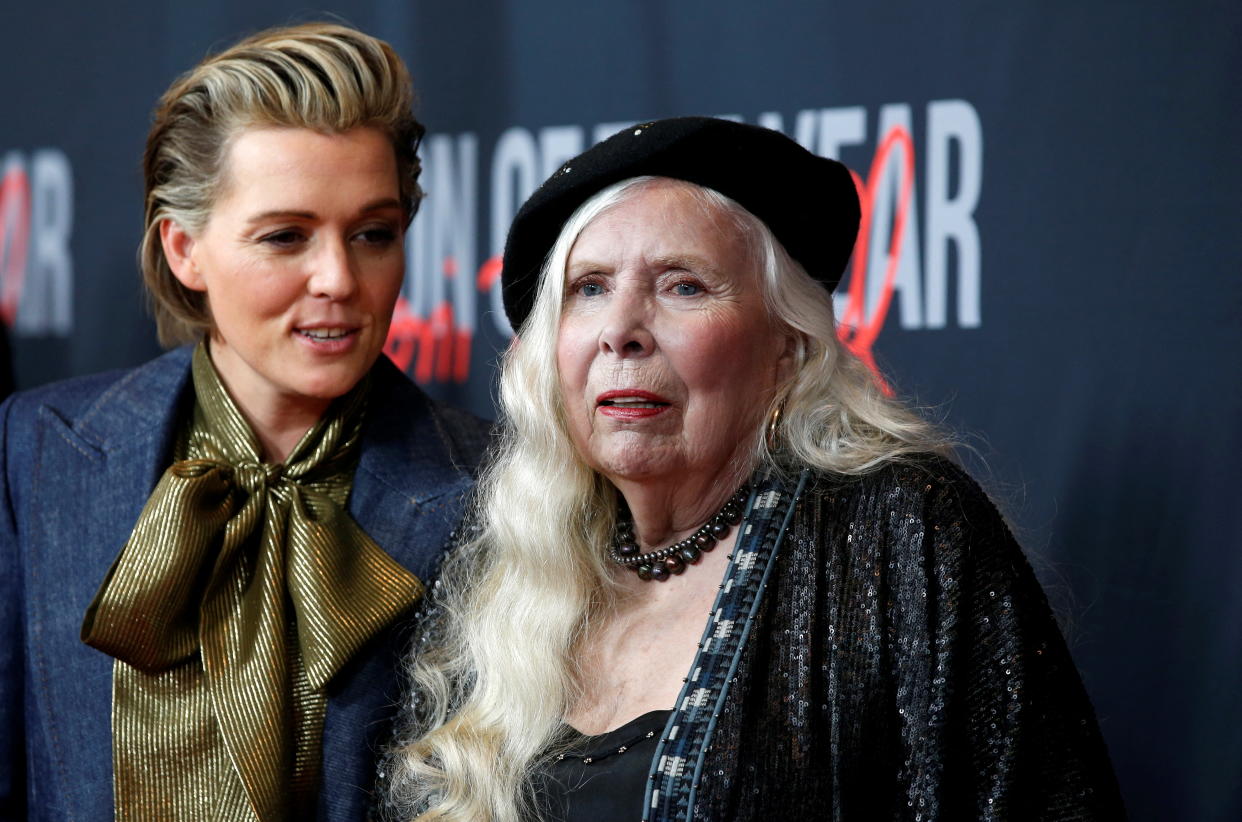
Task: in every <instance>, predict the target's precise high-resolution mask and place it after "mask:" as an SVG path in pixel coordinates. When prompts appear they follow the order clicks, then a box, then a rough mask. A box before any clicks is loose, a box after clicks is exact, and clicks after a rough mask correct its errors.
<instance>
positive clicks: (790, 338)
mask: <svg viewBox="0 0 1242 822" xmlns="http://www.w3.org/2000/svg"><path fill="white" fill-rule="evenodd" d="M796 334H797V332H796V331H792V330H791V331H789V332H787V333H785V334H783V335H781V336H782V337H783V339H784V348H783V349H782V350H781V353H780V356H779V357H777V359H776V376H777V382H778V383H784V382H785V381H786V380H788V379H789V378H790V377H792V376H793V373H794V369H795V368H796V367H797V363H798V346H799V339H798V337H797V336H795V335H796Z"/></svg>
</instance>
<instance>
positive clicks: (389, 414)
mask: <svg viewBox="0 0 1242 822" xmlns="http://www.w3.org/2000/svg"><path fill="white" fill-rule="evenodd" d="M371 380H372V383H371V400H370V406H371V407H370V411H369V412H368V424H367V427H368V431H367V438H366V443H368V444H369V445H370V446H371V447H372V448H374V447H377V446H382V447H383V448H384V450H385V451H391V452H392V453H393V454H394V455H397V457H398V458H399V459H400V460H402V461H404V462H406V463H407V467H408V466H416V465H419V464H423V463H425V464H427V465H451V466H454V467H455V468H457V469H459V470H461V471H463V472H465V473H466V474H469V475H473V474H474V473H475V472H476V471H477V469H478V466H479V463H480V462H481V461H482V459H483V456H484V454H485V453H486V451H487V448H488V446H489V445H490V443H491V434H492V424H491V423H490V422H488V421H486V420H483V419H480V418H479V417H476V416H475V415H474V414H471V413H470V412H468V411H463V410H461V409H459V408H454V407H452V406H449V405H446V404H444V403H441V402H438V401H436V400H434V399H432V398H431V397H429V396H428V395H427V394H426V393H425V392H424V391H423V390H422V389H421V388H419V387H418V386H417V385H415V384H414V382H413V381H412V380H411V379H410V378H409V377H408V376H406V374H405V373H404V372H402V371H401V370H400V369H399V368H397V367H396V366H395V365H393V363H392V361H390V360H389V359H388V358H387V357H383V356H381V357H380V359H379V360H378V361H377V362H376V364H375V367H374V369H373V370H372V372H371Z"/></svg>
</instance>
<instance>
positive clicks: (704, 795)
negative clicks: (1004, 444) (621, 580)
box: [645, 459, 1124, 822]
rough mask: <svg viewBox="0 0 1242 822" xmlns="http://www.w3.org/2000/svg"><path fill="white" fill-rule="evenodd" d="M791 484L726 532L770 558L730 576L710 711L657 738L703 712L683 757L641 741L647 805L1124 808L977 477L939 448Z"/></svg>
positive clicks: (825, 809) (664, 814) (674, 808)
mask: <svg viewBox="0 0 1242 822" xmlns="http://www.w3.org/2000/svg"><path fill="white" fill-rule="evenodd" d="M801 485H802V488H801V490H800V492H799V491H798V489H797V488H796V486H795V485H794V484H793V483H786V484H785V486H784V487H783V488H781V489H780V490H778V491H774V492H773V493H774V496H775V497H777V498H778V499H777V500H776V501H775V502H774V503H773V504H774V505H776V506H781V505H785V504H790V505H791V507H790V509H789V511H788V515H787V516H785V515H783V514H781V513H780V512H779V510H778V511H776V512H774V513H773V514H772V515H770V516H768V518H767V520H768V522H769V526H768V527H767V528H766V529H763V530H764V531H766V533H758V534H756V533H749V534H745V535H744V536H743V538H742V539H743V542H747V541H749V543H750V545H748V546H745V547H752V548H755V549H756V553H755V556H754V559H753V560H752V564H753V565H754V566H756V567H761V566H764V565H765V564H767V563H768V560H769V558H770V559H771V562H770V569H769V570H768V571H767V572H766V574H764V575H762V576H756V575H754V574H753V573H752V574H751V575H750V576H751V579H749V580H747V581H745V582H744V587H751V588H753V589H754V590H755V592H756V594H755V595H756V600H757V601H756V602H755V606H754V609H753V619H752V620H751V623H750V624H749V625H748V626H744V627H746V633H747V636H746V638H745V641H741V642H738V643H737V647H736V648H735V649H734V653H733V654H732V655H731V657H730V665H729V666H728V667H727V668H725V667H722V666H717V675H716V676H715V677H713V679H712V683H711V684H712V685H713V686H716V687H717V689H718V694H716V695H717V696H718V697H719V702H718V707H717V709H716V710H714V711H711V712H710V713H706V714H704V715H701V716H699V717H698V719H697V721H696V722H693V723H691V727H686V728H681V729H679V732H678V734H676V735H677V736H683V737H684V736H687V735H694V734H695V733H696V731H697V729H698V728H697V727H696V726H701V727H702V728H704V729H706V728H707V727H708V726H710V732H709V733H705V734H704V735H703V736H702V738H700V739H699V740H698V742H697V745H696V747H695V751H694V753H699V752H702V761H701V763H698V764H697V765H695V767H693V768H689V767H685V764H689V763H685V764H683V765H682V767H681V768H680V769H679V768H678V766H677V763H675V762H673V761H671V759H670V758H669V756H668V751H664V752H660V753H657V756H656V758H655V761H654V762H653V763H652V772H653V776H654V780H655V781H656V782H657V784H661V785H662V786H663V787H664V788H665V789H666V790H667V791H669V792H670V793H671V794H672V796H668V797H664V801H660V798H659V797H657V798H656V801H655V802H654V803H653V804H654V807H651V806H649V807H648V808H647V809H645V812H646V813H645V815H646V818H647V819H650V820H661V822H662V821H663V820H673V819H677V820H682V819H695V820H751V819H754V820H759V819H782V818H783V819H810V818H813V819H822V820H833V822H852V820H872V819H876V820H915V821H916V822H924V821H925V820H946V822H950V821H951V822H956V820H998V821H999V820H1011V821H1012V820H1087V819H1092V820H1095V819H1119V818H1123V817H1124V812H1123V810H1122V805H1121V798H1120V794H1119V792H1118V789H1117V784H1116V780H1115V778H1114V776H1113V773H1112V768H1111V766H1110V763H1109V760H1108V755H1107V752H1106V750H1105V747H1104V743H1103V740H1102V738H1101V736H1100V733H1099V729H1098V726H1097V723H1096V719H1095V715H1094V713H1093V711H1092V709H1091V705H1090V702H1089V701H1088V698H1087V695H1086V693H1085V691H1084V689H1083V686H1082V683H1081V680H1080V679H1079V676H1078V672H1077V670H1076V669H1075V667H1074V665H1073V662H1072V660H1071V659H1070V656H1069V653H1068V651H1067V650H1066V646H1065V643H1064V641H1063V640H1062V638H1061V634H1060V632H1059V630H1058V628H1057V625H1056V622H1055V620H1054V619H1053V616H1052V613H1051V611H1050V609H1049V607H1048V602H1047V599H1046V598H1045V596H1044V593H1043V590H1042V589H1041V588H1040V586H1039V583H1038V582H1037V581H1036V579H1035V576H1034V574H1033V573H1032V571H1031V567H1030V565H1029V564H1028V563H1027V560H1026V558H1025V557H1024V556H1023V554H1022V551H1021V549H1020V548H1019V547H1018V545H1017V543H1016V542H1015V541H1014V538H1013V536H1012V534H1011V533H1010V531H1009V529H1008V528H1007V527H1006V525H1005V523H1004V521H1003V520H1002V518H1001V517H1000V515H999V514H998V513H997V511H996V508H995V507H994V506H993V505H992V503H991V501H990V500H989V499H988V498H987V496H986V495H985V494H984V493H983V491H982V490H981V489H980V488H979V487H978V485H976V484H975V483H974V481H973V480H971V479H970V478H969V477H968V476H966V474H965V473H963V472H962V471H961V470H960V469H958V468H956V467H955V466H953V465H951V464H949V463H947V462H945V461H943V460H938V459H928V460H925V461H922V462H920V463H916V464H907V465H897V466H889V467H887V468H885V469H883V470H881V471H878V472H876V473H873V474H870V475H868V476H865V477H861V478H843V477H839V476H827V475H823V474H811V473H809V472H807V473H804V474H803V476H802V478H801ZM795 498H796V499H795ZM751 519H753V516H752V518H751ZM764 543H767V544H768V545H770V546H771V547H770V548H769V547H765V545H764ZM726 587H728V583H726ZM740 627H743V626H739V625H735V626H733V628H732V630H737V629H738V628H740ZM721 632H722V631H721V630H719V629H718V630H717V631H715V633H721ZM708 650H709V651H710V650H711V649H710V646H709V648H708ZM700 656H702V652H701V654H700ZM695 664H696V666H698V665H701V664H702V660H696V663H695ZM692 670H693V669H692ZM679 707H680V706H679ZM676 721H677V714H674V717H673V718H672V719H670V729H671V728H672V726H673V725H674V724H675V723H676ZM665 747H666V748H667V747H668V746H667V745H666V746H665ZM662 758H663V761H661V759H662ZM670 771H674V772H678V773H677V776H675V777H672V778H670V777H669V776H668V773H669V772H670ZM651 793H652V792H651V791H649V799H650V795H651Z"/></svg>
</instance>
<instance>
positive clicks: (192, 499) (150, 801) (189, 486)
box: [82, 346, 422, 820]
mask: <svg viewBox="0 0 1242 822" xmlns="http://www.w3.org/2000/svg"><path fill="white" fill-rule="evenodd" d="M194 380H195V390H196V392H197V395H198V396H197V399H198V402H197V405H196V407H195V411H194V421H193V424H192V426H191V428H190V436H189V440H188V443H187V445H186V448H185V451H186V453H187V455H188V456H189V458H188V459H183V460H179V461H177V462H175V463H174V464H173V465H172V466H171V467H170V468H169V469H168V470H167V471H166V472H165V474H164V476H163V477H162V478H161V480H160V482H159V484H158V485H157V486H156V489H155V491H154V492H153V493H152V494H151V497H150V498H149V499H148V501H147V504H146V507H145V508H144V509H143V512H142V514H141V516H140V517H139V519H138V524H137V525H136V526H135V527H134V531H133V533H132V535H131V536H130V538H129V541H128V543H127V544H126V545H125V547H124V549H122V551H121V554H120V556H119V557H118V559H117V560H116V562H115V563H114V565H113V566H112V569H111V570H110V571H109V573H108V576H107V578H106V579H105V581H104V583H103V585H102V587H101V588H100V590H99V593H97V594H96V596H95V600H94V602H93V603H92V604H91V606H90V608H89V609H88V610H87V613H86V619H85V622H84V623H83V626H82V639H83V641H84V642H86V643H87V644H89V645H91V646H93V647H95V648H98V649H99V650H101V651H103V652H104V653H107V654H109V655H111V656H113V657H115V658H116V659H117V660H119V661H121V662H123V663H125V665H118V666H116V670H115V673H114V676H115V681H114V728H117V729H118V730H117V731H115V732H114V733H117V734H119V733H120V731H119V729H120V728H123V727H124V728H139V729H147V730H145V731H142V732H140V733H137V734H136V735H137V736H139V737H144V738H138V739H121V738H119V736H118V737H117V738H116V739H115V740H114V757H115V758H116V760H117V762H116V765H117V769H116V775H117V778H116V790H117V806H118V818H122V817H123V816H124V815H125V814H123V813H122V812H123V811H124V810H126V808H128V809H129V810H132V811H134V814H133V815H134V816H135V817H142V816H144V814H143V813H142V812H140V808H142V807H144V806H152V807H161V808H163V809H164V813H167V809H168V808H169V799H170V798H169V797H168V796H167V794H169V793H171V794H173V795H174V797H173V798H172V801H173V803H174V804H175V803H176V801H177V798H176V796H175V795H176V794H178V793H184V792H185V791H186V788H185V787H184V785H185V782H186V780H185V779H183V778H180V777H178V778H169V779H167V780H165V782H166V783H167V784H163V785H161V784H160V779H159V778H158V775H156V778H155V779H154V780H152V775H151V774H148V773H142V772H141V771H142V770H143V769H142V768H141V767H126V765H127V763H126V759H127V757H128V756H129V754H128V753H127V752H128V751H134V750H137V751H138V753H137V754H136V755H135V756H134V762H137V761H140V760H141V759H142V758H143V757H144V756H145V757H150V756H152V755H156V756H158V754H159V751H158V750H150V748H151V747H152V746H155V747H157V748H158V746H159V745H160V744H161V741H160V739H159V738H152V737H161V736H164V735H166V734H155V733H154V732H153V731H152V730H151V729H159V728H161V727H162V726H165V725H168V724H169V723H174V727H175V723H176V721H177V719H178V716H186V715H185V714H183V713H182V702H183V701H184V699H185V698H186V697H187V696H188V694H182V693H179V692H178V691H179V688H178V687H173V686H171V685H170V683H171V682H172V681H173V680H170V679H167V677H169V676H172V675H173V674H174V673H177V672H180V673H177V677H176V679H177V681H178V682H180V681H183V678H184V676H185V671H184V668H185V666H191V670H197V665H198V663H197V661H196V660H198V659H201V678H202V683H203V684H204V685H205V690H206V692H207V694H209V697H210V705H209V709H210V711H211V713H212V714H214V717H215V720H216V722H217V724H218V727H219V733H220V737H221V739H222V741H223V745H224V747H225V749H226V750H227V754H228V756H227V761H228V762H231V763H232V766H233V769H235V771H236V773H237V776H238V777H239V778H240V784H241V787H242V788H243V789H244V794H242V793H240V792H238V791H236V790H235V789H234V790H231V791H226V793H232V794H235V801H230V800H228V799H227V798H221V797H214V798H210V799H207V800H204V799H203V798H202V797H199V798H196V799H194V800H193V801H194V802H198V803H199V804H198V805H195V807H202V806H203V803H204V802H206V804H207V805H210V806H211V807H213V808H216V809H219V808H220V807H222V806H236V808H237V812H231V813H225V814H224V815H223V817H221V818H248V817H250V816H251V814H253V816H255V817H257V818H258V819H261V820H269V819H285V818H289V815H290V814H291V813H292V812H293V809H294V808H296V807H298V806H301V805H303V804H304V803H305V802H306V801H308V800H309V798H313V791H314V787H315V782H316V781H317V777H318V764H319V751H320V735H321V731H322V724H323V714H324V707H325V699H324V697H323V694H322V690H323V688H324V686H325V685H326V684H327V683H328V681H329V680H330V679H331V678H332V676H333V674H335V673H336V672H337V671H338V670H340V668H341V667H342V666H343V665H344V664H345V663H346V662H347V661H348V660H349V658H350V657H351V656H352V655H353V653H354V652H355V651H356V650H357V649H358V648H359V646H361V645H362V644H363V643H364V642H366V640H367V639H368V638H370V637H371V636H372V635H373V634H374V633H376V632H377V631H378V630H380V629H381V628H382V627H384V626H385V625H386V624H387V623H389V622H390V621H391V620H392V619H393V618H394V617H395V616H397V614H399V613H400V612H402V611H403V610H405V609H406V608H408V607H409V606H410V605H411V604H412V603H413V602H414V601H415V600H416V599H417V598H418V596H419V595H420V594H421V593H422V584H421V583H420V582H419V581H418V579H417V578H416V577H415V576H414V575H412V574H411V573H410V572H408V571H406V570H405V569H404V568H402V567H401V566H400V565H398V564H397V563H396V562H395V561H394V560H393V559H392V558H390V557H389V556H388V555H387V554H386V553H384V551H383V550H382V549H380V547H379V546H378V545H376V544H375V542H374V541H373V540H372V539H371V538H370V537H369V536H367V534H366V533H365V532H363V530H362V529H361V528H360V527H358V525H357V523H355V522H354V521H353V519H352V518H351V517H350V516H349V514H348V513H347V512H346V511H345V509H344V508H343V505H344V503H345V500H346V498H347V496H348V493H349V486H350V483H351V478H352V473H353V467H354V465H355V464H356V459H357V441H358V438H359V436H360V431H361V422H362V417H363V406H364V402H365V387H362V388H359V389H355V391H354V392H352V393H351V394H349V395H347V396H346V397H343V398H342V399H341V400H339V401H338V403H337V404H336V405H335V406H334V407H333V408H332V409H329V412H328V413H327V414H326V415H325V416H324V418H323V419H322V420H320V422H319V423H318V424H317V425H316V426H315V427H314V428H312V429H311V430H310V431H309V432H308V433H307V434H306V436H305V437H303V438H302V440H301V442H299V443H298V445H297V446H296V447H295V448H294V450H293V451H292V452H291V453H290V455H289V457H288V459H287V460H286V461H285V463H284V464H283V465H273V464H265V463H263V462H262V461H261V459H260V453H261V452H260V450H259V446H258V442H257V440H256V439H255V437H254V435H253V433H252V432H251V431H250V428H249V426H248V425H247V424H246V423H245V420H244V419H243V418H242V416H241V414H240V413H239V412H238V411H237V409H236V407H235V406H234V405H233V404H232V401H231V400H230V399H229V397H228V395H227V393H226V392H225V391H224V388H223V386H221V385H220V384H219V380H218V377H217V376H216V374H215V371H214V369H213V368H212V366H211V363H210V360H209V359H208V357H207V354H206V351H205V349H204V348H203V347H202V346H200V347H199V349H198V350H197V351H196V352H195V357H194ZM288 606H292V614H290V613H289V611H288ZM127 666H128V667H127ZM161 677H165V679H164V680H161V679H160V678H161ZM200 690H201V689H200ZM199 707H200V708H201V707H202V706H199ZM127 712H128V713H132V712H139V713H142V712H151V713H149V714H148V715H146V716H132V715H131V716H124V714H126V713H127ZM118 714H121V716H117V715H118ZM199 724H201V722H200V723H199ZM185 726H186V728H187V732H190V731H191V730H192V728H193V727H195V725H194V723H192V722H190V721H188V720H187V721H186V723H185ZM217 759H219V758H218V757H217ZM219 761H224V760H219ZM130 764H131V765H132V764H133V763H130ZM184 767H187V768H193V767H195V763H193V762H187V763H185V765H184ZM210 781H211V780H210V779H204V780H202V781H201V782H199V783H196V784H197V785H198V787H199V788H201V785H202V784H209V783H210ZM187 801H188V800H187ZM246 806H248V808H249V809H248V811H247V809H246ZM180 807H181V808H182V809H183V810H184V809H185V808H186V807H188V805H186V804H183V805H181V806H180ZM174 816H175V814H172V815H170V816H168V817H167V818H173V817H174ZM156 817H157V818H165V817H164V816H163V815H162V814H156Z"/></svg>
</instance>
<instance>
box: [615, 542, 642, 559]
mask: <svg viewBox="0 0 1242 822" xmlns="http://www.w3.org/2000/svg"><path fill="white" fill-rule="evenodd" d="M617 553H618V554H620V555H621V556H623V557H632V556H634V554H637V553H638V546H637V545H635V544H634V543H632V542H622V543H620V544H619V545H618V546H617Z"/></svg>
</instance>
